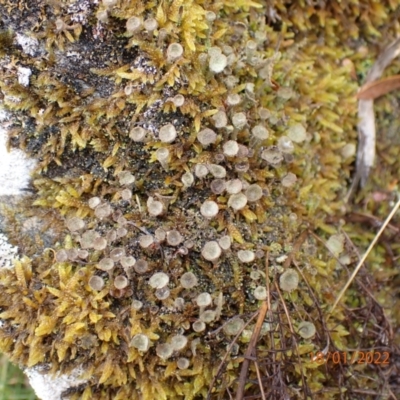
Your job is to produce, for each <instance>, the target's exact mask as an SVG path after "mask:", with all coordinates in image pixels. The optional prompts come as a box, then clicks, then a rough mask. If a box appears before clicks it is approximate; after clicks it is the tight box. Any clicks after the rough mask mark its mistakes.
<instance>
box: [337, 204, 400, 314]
mask: <svg viewBox="0 0 400 400" xmlns="http://www.w3.org/2000/svg"><path fill="white" fill-rule="evenodd" d="M399 207H400V199H399V200H398V201H397V203H396V204H395V205H394V207H393V208H392V211H391V212H390V214H389V215H388V217H387V218H386V220H385V222H384V223H383V225H382V226H381V228H380V229H379V231H378V233H377V234H376V235H375V237H374V239H373V240H372V242H371V244H370V245H369V247H368V249H367V251H366V252H365V253H364V255H363V256H362V257H361V260H360V261H359V262H358V264H357V266H356V268H355V270H354V271H353V273H352V274H351V276H350V278H349V279H348V280H347V282H346V284H345V286H344V287H343V289H342V290H341V292H340V293H339V295H338V297H337V298H336V300H335V303H334V304H333V306H332V308H331V310H330V314H332V312H333V310H334V309H335V308H336V306H337V305H338V303H339V301H340V300H341V298H342V297H343V295H344V293H345V292H346V290H347V289H348V287H349V286H350V285H351V283H352V282H353V280H354V278H355V276H356V275H357V273H358V271H359V270H360V268H361V267H362V265H363V264H364V261H365V260H366V258H367V257H368V255H369V253H370V252H371V250H372V249H373V247H374V246H375V244H376V242H377V241H378V239H379V238H380V236H381V235H382V233H383V231H384V230H385V229H386V227H387V225H388V224H389V222H390V220H391V219H392V218H393V216H394V214H396V212H397V210H398V209H399Z"/></svg>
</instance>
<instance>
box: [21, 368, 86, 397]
mask: <svg viewBox="0 0 400 400" xmlns="http://www.w3.org/2000/svg"><path fill="white" fill-rule="evenodd" d="M82 373H83V371H82V369H81V368H76V369H74V370H73V371H71V373H70V374H57V375H56V376H52V375H50V374H46V373H44V372H43V367H40V366H37V367H33V368H28V369H27V370H25V374H26V376H27V377H28V379H29V383H30V385H31V386H32V388H33V390H34V391H35V393H36V395H37V396H38V397H39V398H40V399H41V400H61V399H63V398H64V395H63V393H64V392H66V391H67V390H68V389H71V388H73V387H76V386H79V385H81V384H82V383H85V382H86V380H85V379H80V376H81V375H82Z"/></svg>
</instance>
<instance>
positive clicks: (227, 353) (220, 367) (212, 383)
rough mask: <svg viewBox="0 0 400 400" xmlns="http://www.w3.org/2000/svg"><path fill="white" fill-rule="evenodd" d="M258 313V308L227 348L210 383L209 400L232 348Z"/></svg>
mask: <svg viewBox="0 0 400 400" xmlns="http://www.w3.org/2000/svg"><path fill="white" fill-rule="evenodd" d="M258 313H259V310H257V311H256V312H255V313H254V314H253V315H252V316H251V318H250V319H249V320H248V321H247V322H246V323H245V324H244V325H243V327H242V329H240V331H239V332H238V333H237V335H236V336H235V337H234V338H233V340H232V342H231V343H230V345H229V347H228V348H227V350H226V353H225V356H224V358H223V359H222V360H221V362H220V364H219V366H218V369H217V373H216V374H215V376H214V378H213V380H212V381H211V383H210V387H209V389H208V393H207V400H210V399H211V391H212V389H213V387H214V384H215V382H216V380H217V379H218V378H219V375H220V374H221V372H222V368H223V366H224V364H225V361H226V359H227V358H228V356H229V354H230V352H231V350H232V347H233V346H234V344H235V343H236V341H237V340H238V338H239V336H240V335H241V334H242V332H243V331H244V329H245V328H246V327H247V326H248V325H249V324H250V323H251V322H252V321H253V319H254V318H255V317H256V316H257V315H258Z"/></svg>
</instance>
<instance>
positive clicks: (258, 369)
mask: <svg viewBox="0 0 400 400" xmlns="http://www.w3.org/2000/svg"><path fill="white" fill-rule="evenodd" d="M254 366H255V367H256V374H257V379H258V385H259V386H260V390H261V398H262V400H267V399H266V397H265V392H264V388H263V383H262V379H261V374H260V368H259V367H258V362H257V361H254Z"/></svg>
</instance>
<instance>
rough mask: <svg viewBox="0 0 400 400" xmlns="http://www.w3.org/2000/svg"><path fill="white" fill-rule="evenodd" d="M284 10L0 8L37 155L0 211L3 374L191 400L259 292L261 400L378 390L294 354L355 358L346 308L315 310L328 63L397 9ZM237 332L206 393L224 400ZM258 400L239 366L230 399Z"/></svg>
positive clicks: (347, 103) (345, 111)
mask: <svg viewBox="0 0 400 400" xmlns="http://www.w3.org/2000/svg"><path fill="white" fill-rule="evenodd" d="M266 3H267V4H266ZM270 3H271V4H270ZM274 3H276V4H274ZM288 3H290V2H285V1H276V2H269V1H268V2H263V1H256V0H254V1H250V0H220V1H207V0H185V1H184V0H170V1H167V0H163V1H161V0H153V1H139V0H137V1H135V0H131V1H128V0H107V1H105V0H103V2H98V1H94V0H82V1H73V0H67V1H64V2H61V1H57V0H53V1H42V2H31V1H28V0H26V1H20V2H18V4H16V3H13V2H9V1H3V0H0V14H1V15H2V18H3V19H2V22H1V29H2V32H0V50H1V54H2V58H1V59H0V89H1V92H2V95H3V107H4V109H5V110H6V111H7V112H8V113H9V114H8V115H9V118H10V121H11V123H10V124H9V126H8V130H9V135H10V146H14V147H19V148H21V149H23V150H24V151H26V152H27V153H28V154H29V155H30V156H32V157H34V158H35V159H37V160H38V167H37V170H36V172H35V175H34V179H33V194H31V195H29V196H28V197H25V198H24V199H23V200H21V202H20V204H19V208H17V209H15V208H13V209H9V210H8V211H7V209H4V210H3V211H2V212H3V214H4V215H5V218H7V220H8V223H9V225H8V226H9V227H10V229H9V231H8V232H7V235H8V237H9V239H10V241H11V242H12V244H14V245H18V246H19V249H20V252H21V257H20V259H19V260H17V261H16V262H15V268H14V269H7V270H4V271H1V273H0V307H1V313H0V318H1V321H2V325H1V329H0V349H1V351H3V352H5V353H7V354H8V355H9V356H10V358H11V360H12V361H14V362H16V363H18V364H19V365H20V366H21V367H29V368H32V367H35V366H43V365H45V366H47V369H48V371H49V373H55V372H57V371H58V372H62V373H68V372H69V371H72V370H74V369H76V368H78V367H81V368H82V369H83V370H84V373H83V375H82V377H81V378H82V379H86V383H84V384H82V385H80V386H79V387H77V388H76V389H75V390H72V391H70V392H69V393H68V396H69V398H71V399H99V400H103V399H113V400H119V399H121V400H122V399H128V398H129V399H132V400H134V399H137V400H139V399H141V400H152V399H157V400H158V399H160V400H161V399H173V400H179V399H185V400H189V399H204V398H206V397H207V392H208V390H209V386H210V383H211V381H212V379H213V376H214V375H215V373H216V371H217V369H218V365H219V362H220V361H221V359H222V358H223V357H224V355H225V353H226V351H227V347H228V346H229V345H230V343H231V341H232V340H233V337H234V336H235V335H236V334H238V333H239V331H240V329H242V328H243V327H244V326H245V323H246V322H247V321H248V320H249V319H250V318H251V317H252V316H253V315H254V313H255V312H256V311H257V310H258V308H259V306H260V302H262V301H264V300H265V299H266V298H267V297H268V299H269V301H270V303H271V312H269V313H268V314H267V319H266V321H265V323H264V325H263V327H262V329H261V334H260V338H259V341H258V344H257V360H258V364H257V365H258V368H259V369H260V370H261V372H262V376H263V382H262V385H264V387H265V388H264V390H265V392H266V393H268V396H272V397H269V398H274V399H280V398H293V399H295V398H311V395H313V396H314V398H318V399H335V398H337V399H339V398H343V397H341V396H344V393H350V396H352V397H351V398H352V399H355V398H357V397H356V396H357V395H356V394H355V392H354V393H353V392H352V388H354V387H358V386H357V385H358V384H359V385H360V387H361V388H363V387H366V386H363V384H361V383H360V382H364V383H365V382H366V380H367V379H368V376H370V377H376V376H378V372H377V371H378V370H379V368H378V367H377V366H374V368H372V367H371V366H368V365H366V366H364V367H363V368H359V369H357V368H353V367H351V366H346V368H349V369H351V374H353V376H354V377H355V379H354V380H351V379H347V377H348V376H349V374H350V372H349V373H347V372H345V371H343V370H341V371H340V372H338V371H337V368H336V366H329V365H327V366H320V364H317V363H315V362H313V360H312V359H311V358H310V356H309V354H310V352H315V353H316V352H318V351H320V350H322V349H324V348H325V347H326V346H328V347H329V348H331V350H332V351H334V350H337V349H339V350H345V349H347V348H356V346H358V345H359V343H358V341H357V335H355V334H354V332H356V331H357V330H358V329H361V328H362V326H363V323H362V322H360V321H362V317H363V315H362V313H361V311H360V314H358V313H357V311H352V314H351V317H350V313H349V311H348V308H344V307H342V306H340V307H338V308H337V309H336V310H335V313H334V314H333V315H332V316H331V318H330V319H329V321H327V319H326V315H325V313H326V310H327V309H328V306H329V305H330V304H332V302H333V300H334V298H335V295H336V293H337V292H338V290H339V289H340V282H341V281H343V280H345V279H346V276H347V275H346V273H345V271H343V267H342V266H341V265H340V264H339V263H338V262H337V260H336V259H335V258H334V257H332V253H335V252H336V253H337V254H336V256H337V257H339V256H341V255H343V254H344V253H343V252H345V251H346V250H345V249H344V247H345V246H344V245H343V242H344V236H343V234H341V233H340V232H339V228H340V223H339V222H335V221H338V218H335V217H337V216H340V215H341V213H342V212H343V203H342V199H343V197H344V194H345V192H346V184H347V180H348V179H349V176H350V167H349V166H350V164H351V161H352V152H351V151H350V154H349V151H348V150H349V147H348V146H349V144H351V143H354V140H355V129H354V127H355V125H356V122H357V121H356V100H355V96H354V94H355V92H356V89H357V82H356V81H355V80H354V79H353V78H352V70H351V65H353V64H352V63H350V64H349V63H343V62H342V61H343V60H344V59H347V60H351V59H353V60H354V63H356V62H357V60H358V58H357V57H358V56H357V46H359V44H358V42H357V41H358V40H360V39H359V38H360V37H362V38H363V40H373V39H374V38H375V39H376V37H377V36H378V35H379V32H378V31H377V30H376V29H375V28H374V27H379V26H382V25H384V24H385V23H386V22H387V19H388V12H389V11H390V9H391V8H392V7H394V5H393V4H392V3H394V2H392V1H389V0H387V1H383V2H380V3H382V4H377V3H376V2H374V1H367V2H364V3H365V7H361V6H360V7H358V6H354V5H353V4H350V3H354V2H347V1H341V2H340V1H331V2H326V3H329V4H326V5H325V6H324V5H320V6H312V5H310V4H311V3H313V2H302V1H301V2H294V3H296V4H294V5H288ZM297 3H298V4H297ZM304 3H306V4H304ZM321 3H324V4H325V2H321ZM347 3H349V4H347ZM355 3H357V2H355ZM361 9H362V14H361V11H360V10H361ZM386 10H387V11H388V12H386ZM393 29H395V28H393ZM390 33H391V34H393V32H391V31H390ZM10 43H11V44H10ZM18 67H24V68H29V69H30V71H31V75H30V76H29V84H26V83H25V82H21V81H20V80H19V78H18ZM346 146H347V147H346ZM343 149H346V151H344V150H343ZM350 149H351V147H350ZM3 208H4V207H3ZM32 226H33V228H32ZM311 232H313V233H314V232H316V233H317V234H318V236H317V237H316V236H313V235H312V234H311ZM302 233H303V234H302ZM318 237H320V238H322V240H321V242H320V241H318V240H317V239H318ZM329 237H331V238H332V237H333V239H330V240H331V242H334V241H335V240H336V242H335V243H336V244H337V245H336V247H333V248H330V247H329V246H324V245H323V244H321V243H322V242H323V241H324V240H325V241H328V238H329ZM299 238H300V239H299ZM328 248H329V250H330V251H331V252H329V251H328ZM266 259H268V260H267V261H268V264H269V268H268V271H269V275H268V276H266V269H265V264H266ZM285 270H286V271H287V272H285ZM284 272H285V274H284ZM280 278H281V279H280ZM266 280H267V281H268V286H269V288H270V291H269V292H267V291H266V290H265V287H266ZM282 282H283V283H282ZM280 283H281V286H280ZM365 296H367V295H365V294H363V293H361V292H360V293H358V294H357V293H356V292H355V291H349V295H348V296H347V297H346V299H345V301H347V304H348V305H351V307H361V305H362V304H363V302H364V298H365ZM285 308H286V310H288V317H289V318H290V321H288V320H287V319H286V316H285ZM289 322H290V323H289ZM254 324H255V323H254V322H252V323H250V324H249V325H247V326H245V329H244V330H243V332H242V334H241V335H239V338H238V340H237V342H236V344H235V345H234V346H232V352H231V354H230V355H229V356H228V357H227V360H226V366H225V367H224V372H223V373H222V375H221V377H220V378H219V379H217V380H216V381H215V385H214V387H213V388H212V390H211V393H210V398H212V399H227V398H229V395H228V392H229V393H235V390H236V388H237V377H238V376H239V372H240V368H241V364H242V362H243V357H242V356H241V355H242V354H243V353H244V352H245V350H246V347H247V345H248V343H249V340H250V337H251V332H252V329H253V328H254ZM304 326H306V327H312V329H311V328H309V332H308V331H307V332H306V333H304V332H303V330H304V329H303V328H304ZM302 327H303V328H302ZM301 329H302V330H301ZM314 330H315V332H314ZM349 332H352V335H349ZM366 345H370V346H371V345H372V344H371V343H369V342H368V343H367V344H366ZM335 368H336V369H335ZM341 374H342V375H341ZM339 375H340V376H341V377H342V378H338V376H339ZM345 377H346V379H344V378H345ZM338 382H339V383H338ZM356 382H358V383H357V385H356ZM365 385H368V387H369V388H370V389H371V390H374V389H376V388H378V387H380V386H379V385H380V383H379V382H377V381H376V380H368V384H365ZM374 385H375V386H374ZM339 386H340V388H338V387H339ZM259 393H260V389H259V383H258V380H257V374H256V368H255V365H254V363H253V364H251V366H250V369H249V372H248V382H247V383H246V394H248V395H255V396H258V395H259ZM351 393H352V394H351ZM346 395H347V394H346ZM252 398H253V397H252ZM254 398H255V397H254Z"/></svg>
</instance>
